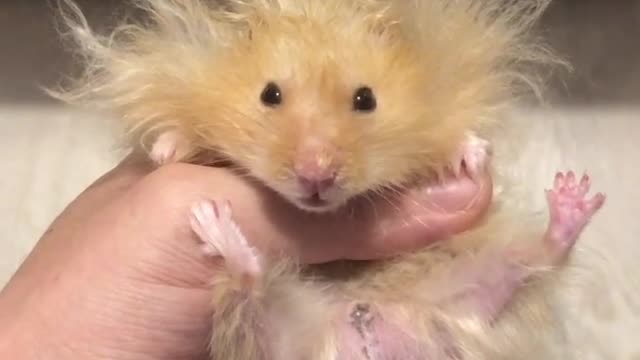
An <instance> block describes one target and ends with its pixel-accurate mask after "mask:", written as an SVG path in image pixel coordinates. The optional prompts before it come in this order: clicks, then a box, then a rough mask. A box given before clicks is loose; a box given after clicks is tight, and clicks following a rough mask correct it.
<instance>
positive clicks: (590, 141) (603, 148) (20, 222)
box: [0, 0, 640, 360]
mask: <svg viewBox="0 0 640 360" xmlns="http://www.w3.org/2000/svg"><path fill="white" fill-rule="evenodd" d="M47 3H48V2H46V1H28V0H1V1H0V169H3V170H1V171H0V284H3V283H4V282H5V281H6V280H7V279H8V278H9V276H10V275H11V273H12V272H13V271H14V270H15V269H16V268H17V266H18V265H19V264H20V262H21V261H22V260H23V258H24V257H25V256H26V255H27V254H28V252H29V250H30V249H31V247H32V246H33V244H34V243H35V242H36V241H37V238H38V237H39V236H40V234H41V233H42V232H43V230H44V229H45V227H46V226H47V225H48V224H49V222H50V221H51V220H52V219H53V217H55V215H56V214H57V213H58V212H59V211H61V210H62V209H63V208H64V206H65V205H66V204H67V203H68V202H69V201H70V200H71V199H73V197H75V196H76V195H77V194H78V193H79V192H80V191H81V190H82V189H83V188H84V187H86V186H87V185H88V184H90V183H91V182H92V181H93V180H94V179H95V178H96V177H98V176H99V175H100V174H102V173H103V172H104V171H106V170H107V169H109V167H110V166H112V165H113V164H114V162H115V161H116V160H117V155H116V154H115V153H114V152H113V139H112V137H111V133H110V129H109V127H108V123H109V121H108V119H106V118H102V117H100V116H99V115H96V114H91V113H87V112H81V111H78V110H73V109H68V108H64V107H61V106H58V105H56V104H55V103H52V102H50V101H48V100H47V99H46V98H45V97H44V96H42V94H41V92H39V91H38V90H37V85H38V84H49V85H50V84H53V83H54V82H55V81H56V79H58V78H59V76H60V74H62V73H64V72H66V71H69V70H70V69H72V66H71V65H70V64H71V62H70V60H69V58H68V57H67V56H65V54H64V53H63V52H62V50H61V47H60V44H59V42H58V41H57V40H56V37H55V33H54V30H53V26H52V21H51V18H50V16H49V15H50V11H49V10H50V9H49V7H48V5H47ZM80 3H81V4H82V5H83V6H84V7H85V8H87V9H89V10H88V15H89V17H90V20H92V21H95V20H105V19H106V22H108V20H109V19H111V18H113V17H114V14H118V13H119V12H116V10H114V9H121V8H122V7H121V4H120V3H119V2H117V1H106V0H104V1H100V0H96V1H88V0H86V1H80ZM118 11H120V10H118ZM541 29H542V30H544V32H545V33H546V34H547V35H548V36H549V38H550V40H551V42H552V43H554V44H555V45H557V48H558V49H559V50H560V51H561V52H563V53H564V54H565V55H566V56H568V58H569V59H570V60H571V61H572V62H573V63H574V65H575V66H576V71H575V73H574V74H573V75H571V76H568V75H566V74H564V75H562V76H561V77H559V78H556V79H555V80H554V82H553V84H554V89H553V91H552V92H551V94H552V95H553V104H552V105H551V106H550V107H548V108H546V109H533V110H531V109H523V110H522V111H520V112H517V113H516V114H514V118H515V119H516V120H517V121H519V122H520V124H521V125H520V126H519V127H525V126H527V127H530V128H531V131H528V132H527V134H528V136H527V138H526V139H525V138H522V139H518V141H522V142H523V143H525V144H526V149H525V152H524V156H523V157H522V159H521V160H520V161H519V162H518V164H516V166H515V167H514V168H513V169H512V171H513V173H514V176H519V177H521V178H522V182H523V183H525V184H527V186H528V187H531V188H532V189H536V191H541V189H542V188H543V187H545V186H548V185H549V183H550V180H551V178H552V175H553V173H554V172H555V170H556V169H559V168H561V169H565V168H567V167H571V168H574V169H576V170H578V171H581V170H582V169H588V170H589V171H590V173H592V174H593V178H594V186H595V187H597V189H599V190H604V191H606V192H607V194H608V196H609V199H608V202H607V206H606V208H604V210H603V211H602V213H601V214H600V215H599V216H598V217H597V218H596V219H595V221H594V222H593V224H592V226H590V227H589V229H588V231H587V233H586V234H585V236H584V239H583V241H582V242H581V245H580V248H579V249H578V250H579V251H578V256H577V260H578V263H580V264H587V265H586V266H587V267H588V268H586V269H585V268H576V269H575V270H574V272H573V278H575V279H577V280H579V282H580V285H581V286H580V287H578V288H576V290H574V291H568V292H567V296H566V299H564V300H565V304H564V305H563V306H564V307H565V309H564V313H565V314H566V317H567V319H568V320H569V321H568V326H567V336H568V339H569V341H570V342H571V344H572V352H573V353H574V354H573V358H575V359H606V360H609V359H615V360H617V359H629V360H631V359H633V360H638V359H640V344H639V343H638V341H637V337H638V335H637V334H638V333H640V297H639V296H638V293H639V290H638V286H640V281H639V279H640V277H639V276H638V270H639V269H640V266H639V265H637V261H636V259H637V257H638V256H639V255H640V241H639V240H640V239H638V235H640V220H639V219H638V217H639V216H640V215H639V214H640V191H639V190H638V185H637V184H638V182H639V181H640V170H637V168H636V166H638V165H640V161H639V159H640V47H639V45H640V44H639V43H638V39H639V36H640V1H623V0H617V1H606V0H600V1H597V0H565V1H562V0H557V1H556V2H555V4H554V5H553V6H552V8H551V9H550V11H549V12H548V14H547V16H546V17H545V19H544V22H543V24H542V27H541ZM525 140H527V141H525ZM532 194H533V195H536V196H535V197H534V200H535V201H536V203H537V205H538V206H539V207H540V208H541V209H542V208H543V206H544V201H543V197H542V193H541V192H538V193H536V192H535V191H534V192H532ZM587 270H589V271H587Z"/></svg>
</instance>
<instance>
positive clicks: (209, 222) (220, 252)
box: [191, 201, 261, 277]
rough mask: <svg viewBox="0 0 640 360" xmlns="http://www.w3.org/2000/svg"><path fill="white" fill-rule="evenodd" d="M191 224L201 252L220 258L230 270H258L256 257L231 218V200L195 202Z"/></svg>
mask: <svg viewBox="0 0 640 360" xmlns="http://www.w3.org/2000/svg"><path fill="white" fill-rule="evenodd" d="M191 228H192V229H193V231H194V232H195V233H196V235H198V237H199V238H200V240H201V241H202V243H203V244H202V248H203V250H204V252H205V253H206V254H207V255H210V256H221V257H222V258H224V260H225V264H226V266H227V267H228V268H229V270H230V271H232V272H234V273H235V274H237V275H248V276H250V277H255V276H256V275H258V274H260V272H261V265H260V258H259V256H258V255H257V253H256V251H255V249H254V248H253V247H251V246H250V245H249V243H248V242H247V240H246V238H245V237H244V235H243V234H242V232H241V231H240V228H239V227H238V225H237V224H236V223H235V222H234V221H233V218H232V211H231V203H229V202H228V201H225V202H224V204H223V205H222V207H221V208H219V207H218V205H217V204H216V202H214V201H201V202H199V203H197V204H195V205H194V206H193V207H192V208H191Z"/></svg>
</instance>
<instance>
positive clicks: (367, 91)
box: [353, 87, 377, 112]
mask: <svg viewBox="0 0 640 360" xmlns="http://www.w3.org/2000/svg"><path fill="white" fill-rule="evenodd" d="M376 105H377V104H376V97H375V95H373V91H372V90H371V88H368V87H361V88H359V89H357V90H356V92H355V93H354V94H353V109H354V110H356V111H365V112H370V111H373V110H375V109H376Z"/></svg>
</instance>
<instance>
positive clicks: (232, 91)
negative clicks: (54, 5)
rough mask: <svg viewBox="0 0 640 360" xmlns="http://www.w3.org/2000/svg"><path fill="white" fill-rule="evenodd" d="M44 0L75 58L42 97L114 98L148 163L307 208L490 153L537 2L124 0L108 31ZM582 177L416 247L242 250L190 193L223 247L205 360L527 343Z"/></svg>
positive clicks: (500, 350)
mask: <svg viewBox="0 0 640 360" xmlns="http://www.w3.org/2000/svg"><path fill="white" fill-rule="evenodd" d="M63 2H64V3H65V5H66V6H65V8H66V9H67V10H66V11H64V12H63V15H64V20H65V22H66V24H67V25H68V26H69V29H70V34H71V36H72V38H73V40H75V41H76V43H77V45H78V49H79V53H80V55H82V56H83V58H84V62H85V64H86V72H85V73H84V74H83V76H82V77H80V78H79V79H77V82H75V83H72V84H70V85H69V86H68V87H66V88H63V89H62V90H59V91H51V92H50V93H51V94H52V95H53V96H55V97H57V98H59V99H62V100H64V101H67V102H69V103H82V104H93V105H95V106H98V107H99V108H105V109H108V110H110V111H114V112H115V113H116V114H117V115H118V116H119V117H120V118H121V119H122V120H123V126H124V128H125V130H126V135H127V138H128V140H129V141H130V144H131V145H132V146H133V147H136V148H139V149H142V150H143V151H145V152H146V153H147V154H148V155H149V157H150V158H151V159H152V160H153V161H155V162H156V163H158V164H159V165H162V164H165V163H169V162H175V161H181V162H191V163H196V164H204V165H213V166H223V165H224V166H231V167H232V168H234V169H236V170H237V171H239V172H240V173H241V174H243V175H247V176H251V177H252V178H255V179H257V180H259V181H261V182H263V183H264V184H266V185H267V186H268V187H270V188H271V189H273V190H274V191H275V192H277V193H279V194H280V195H282V197H284V198H285V199H287V200H288V201H289V202H290V203H291V204H293V205H295V206H297V207H298V208H300V209H301V210H302V211H309V212H314V213H318V215H319V216H322V214H324V213H328V212H333V211H336V210H337V209H341V208H344V207H348V206H349V204H350V201H352V200H353V199H356V198H359V197H363V196H367V194H371V193H384V192H387V191H389V192H401V191H403V190H405V189H407V188H411V187H414V186H424V184H425V183H426V184H431V186H436V185H435V184H437V182H438V179H439V178H442V176H443V175H442V174H443V173H453V174H454V175H455V176H458V177H460V176H471V177H474V178H475V177H477V176H481V175H482V174H483V173H484V172H485V171H493V170H492V168H491V165H490V157H491V147H490V144H491V143H492V141H493V140H494V139H495V136H496V135H495V133H496V132H495V131H494V130H495V129H496V128H499V126H501V124H502V123H501V121H500V119H501V118H502V117H503V111H504V110H505V109H506V108H507V107H508V106H509V105H511V104H512V103H513V102H514V99H515V98H516V96H517V95H518V94H520V92H519V90H520V89H521V88H520V86H521V85H523V84H524V85H527V84H530V80H531V78H530V77H528V74H527V73H526V70H527V66H529V65H531V64H537V63H546V62H550V61H553V60H554V59H553V56H552V55H550V53H549V52H548V51H547V50H546V48H545V47H544V46H542V45H541V44H539V43H537V42H535V41H533V40H532V39H531V37H530V36H529V35H530V33H529V29H530V28H531V26H532V25H533V24H534V23H535V21H536V20H537V18H538V17H539V16H540V14H541V13H542V12H543V11H544V9H545V8H546V6H547V5H548V3H549V1H548V0H521V1H511V0H479V1H473V0H451V1H446V0H406V1H400V0H397V1H391V0H227V1H205V0H137V1H136V2H135V3H136V4H137V5H138V6H139V8H140V9H142V10H143V11H144V13H145V14H146V15H147V18H146V19H147V21H146V22H141V23H138V24H135V23H125V24H123V25H120V26H118V27H117V28H116V29H115V30H114V31H113V32H112V33H111V34H110V35H109V36H100V35H97V34H94V33H93V32H92V31H91V29H90V27H89V25H88V24H87V22H86V20H85V19H84V17H83V16H82V13H81V11H80V9H79V8H78V7H77V6H76V5H75V4H73V3H72V2H71V0H63ZM534 87H535V86H534ZM492 137H493V138H492ZM589 183H590V182H589V178H588V176H586V175H585V176H583V177H582V178H577V177H576V174H574V173H573V172H566V173H558V175H557V176H556V179H555V180H554V183H553V187H552V189H551V190H547V192H546V197H547V201H548V205H549V219H548V223H547V224H546V225H545V224H544V223H543V222H542V221H543V220H541V219H538V216H537V215H536V214H533V213H532V212H531V211H528V210H527V209H526V204H524V205H525V206H514V205H512V204H513V203H517V201H510V202H506V201H502V200H503V199H501V198H499V197H497V198H496V199H495V200H494V204H493V206H492V207H491V209H490V211H489V213H488V214H487V216H486V217H485V219H484V220H483V222H482V223H481V224H479V225H477V226H475V227H473V228H472V229H469V230H467V231H465V232H463V233H461V234H457V235H452V236H451V237H449V238H447V239H446V240H443V241H440V242H438V243H437V244H435V245H434V246H432V247H429V248H427V249H423V250H421V251H417V252H414V253H411V254H404V255H401V256H398V257H395V258H393V259H385V260H378V261H362V262H355V261H340V262H335V263H330V264H322V265H307V266H303V265H301V264H298V263H297V262H296V259H293V258H288V257H285V256H270V255H267V254H260V253H258V252H257V251H256V250H255V249H253V248H251V247H250V246H249V243H250V242H251V241H248V240H247V239H245V237H244V235H243V233H242V229H241V228H239V227H238V225H236V224H235V222H234V221H233V212H232V204H230V203H228V202H225V201H215V202H214V201H203V202H201V203H198V204H194V207H193V210H192V214H191V220H192V225H193V230H194V232H195V233H196V234H197V235H198V236H199V237H200V239H201V240H202V242H203V245H204V248H205V250H206V251H207V252H208V253H209V254H210V255H212V256H221V257H222V258H224V260H225V262H224V266H225V270H226V271H224V272H222V273H221V275H220V276H219V277H218V278H216V279H214V280H213V297H214V304H215V311H214V316H213V322H212V324H213V325H212V340H211V344H210V347H211V356H212V359H222V360H244V359H264V360H268V359H278V360H300V359H309V360H339V359H354V360H356V359H367V360H391V359H406V360H411V359H415V360H418V359H500V358H504V359H524V358H527V356H531V354H525V353H526V351H525V350H523V348H519V347H518V346H521V345H523V344H526V343H527V342H532V341H535V339H536V336H539V335H540V334H542V335H544V333H546V332H549V331H551V329H552V328H553V327H554V326H555V325H554V324H553V321H552V320H553V319H552V317H553V314H552V312H551V310H550V308H549V306H548V304H547V302H546V301H545V299H544V297H545V296H544V295H545V294H546V293H547V292H548V291H551V290H552V286H551V285H550V284H551V283H553V282H552V281H551V280H552V278H550V277H546V276H543V275H545V274H548V273H551V274H553V273H554V272H557V271H560V270H561V269H562V266H563V265H564V263H565V260H566V259H567V257H568V256H569V254H570V252H571V250H572V248H573V246H574V244H575V243H576V241H577V240H578V238H579V236H580V233H581V232H582V230H583V229H584V228H585V226H586V225H587V223H588V222H589V220H590V219H591V218H592V216H593V215H594V214H595V213H596V212H597V211H598V210H599V209H600V208H601V206H602V205H603V204H604V201H605V196H604V195H603V194H601V193H598V194H596V195H595V196H592V197H588V196H587V192H588V191H589V185H590V184H589ZM541 195H542V194H541ZM518 205H523V204H518ZM523 207H524V208H525V209H524V210H523V209H522V208H523ZM527 330H532V331H527ZM292 339H293V340H292ZM536 355H538V356H539V355H540V354H533V357H532V358H538V357H536Z"/></svg>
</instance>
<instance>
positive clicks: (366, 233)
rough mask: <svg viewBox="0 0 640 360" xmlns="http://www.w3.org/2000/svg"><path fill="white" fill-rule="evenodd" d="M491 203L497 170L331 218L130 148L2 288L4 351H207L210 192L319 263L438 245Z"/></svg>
mask: <svg viewBox="0 0 640 360" xmlns="http://www.w3.org/2000/svg"><path fill="white" fill-rule="evenodd" d="M490 198H491V182H490V179H489V178H488V177H484V178H481V179H479V180H477V181H476V182H475V183H474V182H472V181H471V180H469V179H462V180H459V181H457V182H455V183H453V185H451V186H449V187H447V188H445V189H444V190H443V189H440V190H435V189H432V190H430V191H427V190H425V189H422V190H421V191H420V192H418V191H414V192H410V193H407V194H405V195H403V196H396V197H395V198H391V199H389V198H387V199H386V200H387V201H377V200H376V199H369V200H367V201H363V203H362V204H356V205H355V207H356V208H357V210H358V211H352V212H343V213H341V212H338V213H336V214H333V215H329V216H322V217H320V216H317V215H313V214H306V213H303V212H301V211H300V210H298V209H296V208H294V207H293V206H291V205H289V204H288V203H286V202H285V201H284V200H282V199H280V198H279V197H278V196H277V195H274V194H273V193H272V192H270V191H269V190H267V189H265V188H263V187H261V186H260V185H258V184H255V183H253V182H252V181H250V180H249V179H245V178H241V177H238V176H235V175H234V174H232V173H230V172H228V171H227V170H224V169H214V168H206V167H201V166H195V165H187V164H171V165H167V166H163V167H161V168H159V169H153V168H151V167H150V165H148V164H147V163H145V162H142V161H138V160H136V158H135V157H133V156H131V157H129V158H127V159H126V160H125V161H123V162H122V163H121V164H120V165H118V166H117V167H116V168H114V169H113V170H112V171H111V172H109V173H108V174H106V175H105V176H103V177H102V178H100V179H99V180H97V181H96V182H95V183H94V184H93V185H91V186H90V187H89V188H88V189H87V190H85V191H84V192H83V193H82V194H81V195H80V196H79V197H78V198H77V199H76V200H74V201H73V202H72V203H71V204H70V205H69V206H68V207H67V208H66V209H65V210H64V211H63V212H62V213H61V214H60V216H59V217H58V218H57V219H56V220H55V221H54V222H53V224H52V225H51V226H50V228H49V229H48V230H47V232H46V233H45V234H44V235H43V237H42V238H41V240H40V241H39V242H38V244H37V245H36V247H35V248H34V250H33V252H32V253H31V254H30V255H29V257H28V258H27V259H26V261H25V262H24V263H23V265H22V266H21V267H20V269H19V270H18V272H17V273H16V274H15V276H14V277H13V278H12V279H11V280H10V282H9V283H8V284H7V286H6V287H5V288H4V289H3V290H2V292H0V324H2V326H0V358H3V359H4V358H7V359H16V360H20V359H36V358H37V359H49V358H51V359H62V360H64V359H87V360H91V359H115V360H134V359H135V360H138V359H171V360H176V359H199V358H202V359H205V358H206V356H207V355H206V354H207V351H206V343H207V341H208V339H209V336H208V332H209V330H210V328H211V324H210V321H211V320H210V314H211V312H212V311H213V309H214V307H215V304H211V303H210V299H211V295H210V292H209V285H208V284H209V281H210V280H211V279H212V278H214V277H215V276H216V274H215V269H216V266H212V259H211V258H209V257H207V256H206V255H204V254H203V252H202V249H201V248H200V244H199V242H198V241H197V239H195V235H194V234H193V233H192V231H191V229H190V224H189V216H188V214H189V209H190V207H191V206H192V204H193V203H194V202H195V201H197V200H200V199H226V200H229V201H231V202H232V203H233V204H234V212H235V218H236V221H237V222H238V224H239V226H241V227H242V229H243V231H244V233H245V234H246V235H247V239H248V240H249V241H250V242H251V245H252V246H255V247H256V248H257V249H258V251H261V252H263V253H267V252H270V253H277V252H285V253H287V254H289V255H293V256H296V257H298V258H299V259H300V260H301V261H303V262H305V263H317V262H325V261H331V260H336V259H345V258H347V259H374V258H379V257H386V256H392V255H394V254H397V253H399V252H402V251H410V250H412V249H417V248H420V247H422V246H425V245H428V244H429V243H432V242H434V241H437V240H439V239H443V238H445V237H446V235H447V234H449V233H454V232H459V231H462V230H464V229H466V228H468V227H469V226H471V224H472V223H473V222H474V221H475V220H477V219H479V218H480V217H481V215H482V214H483V213H484V212H485V210H486V209H487V207H488V204H489V201H490ZM373 204H375V205H373Z"/></svg>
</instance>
